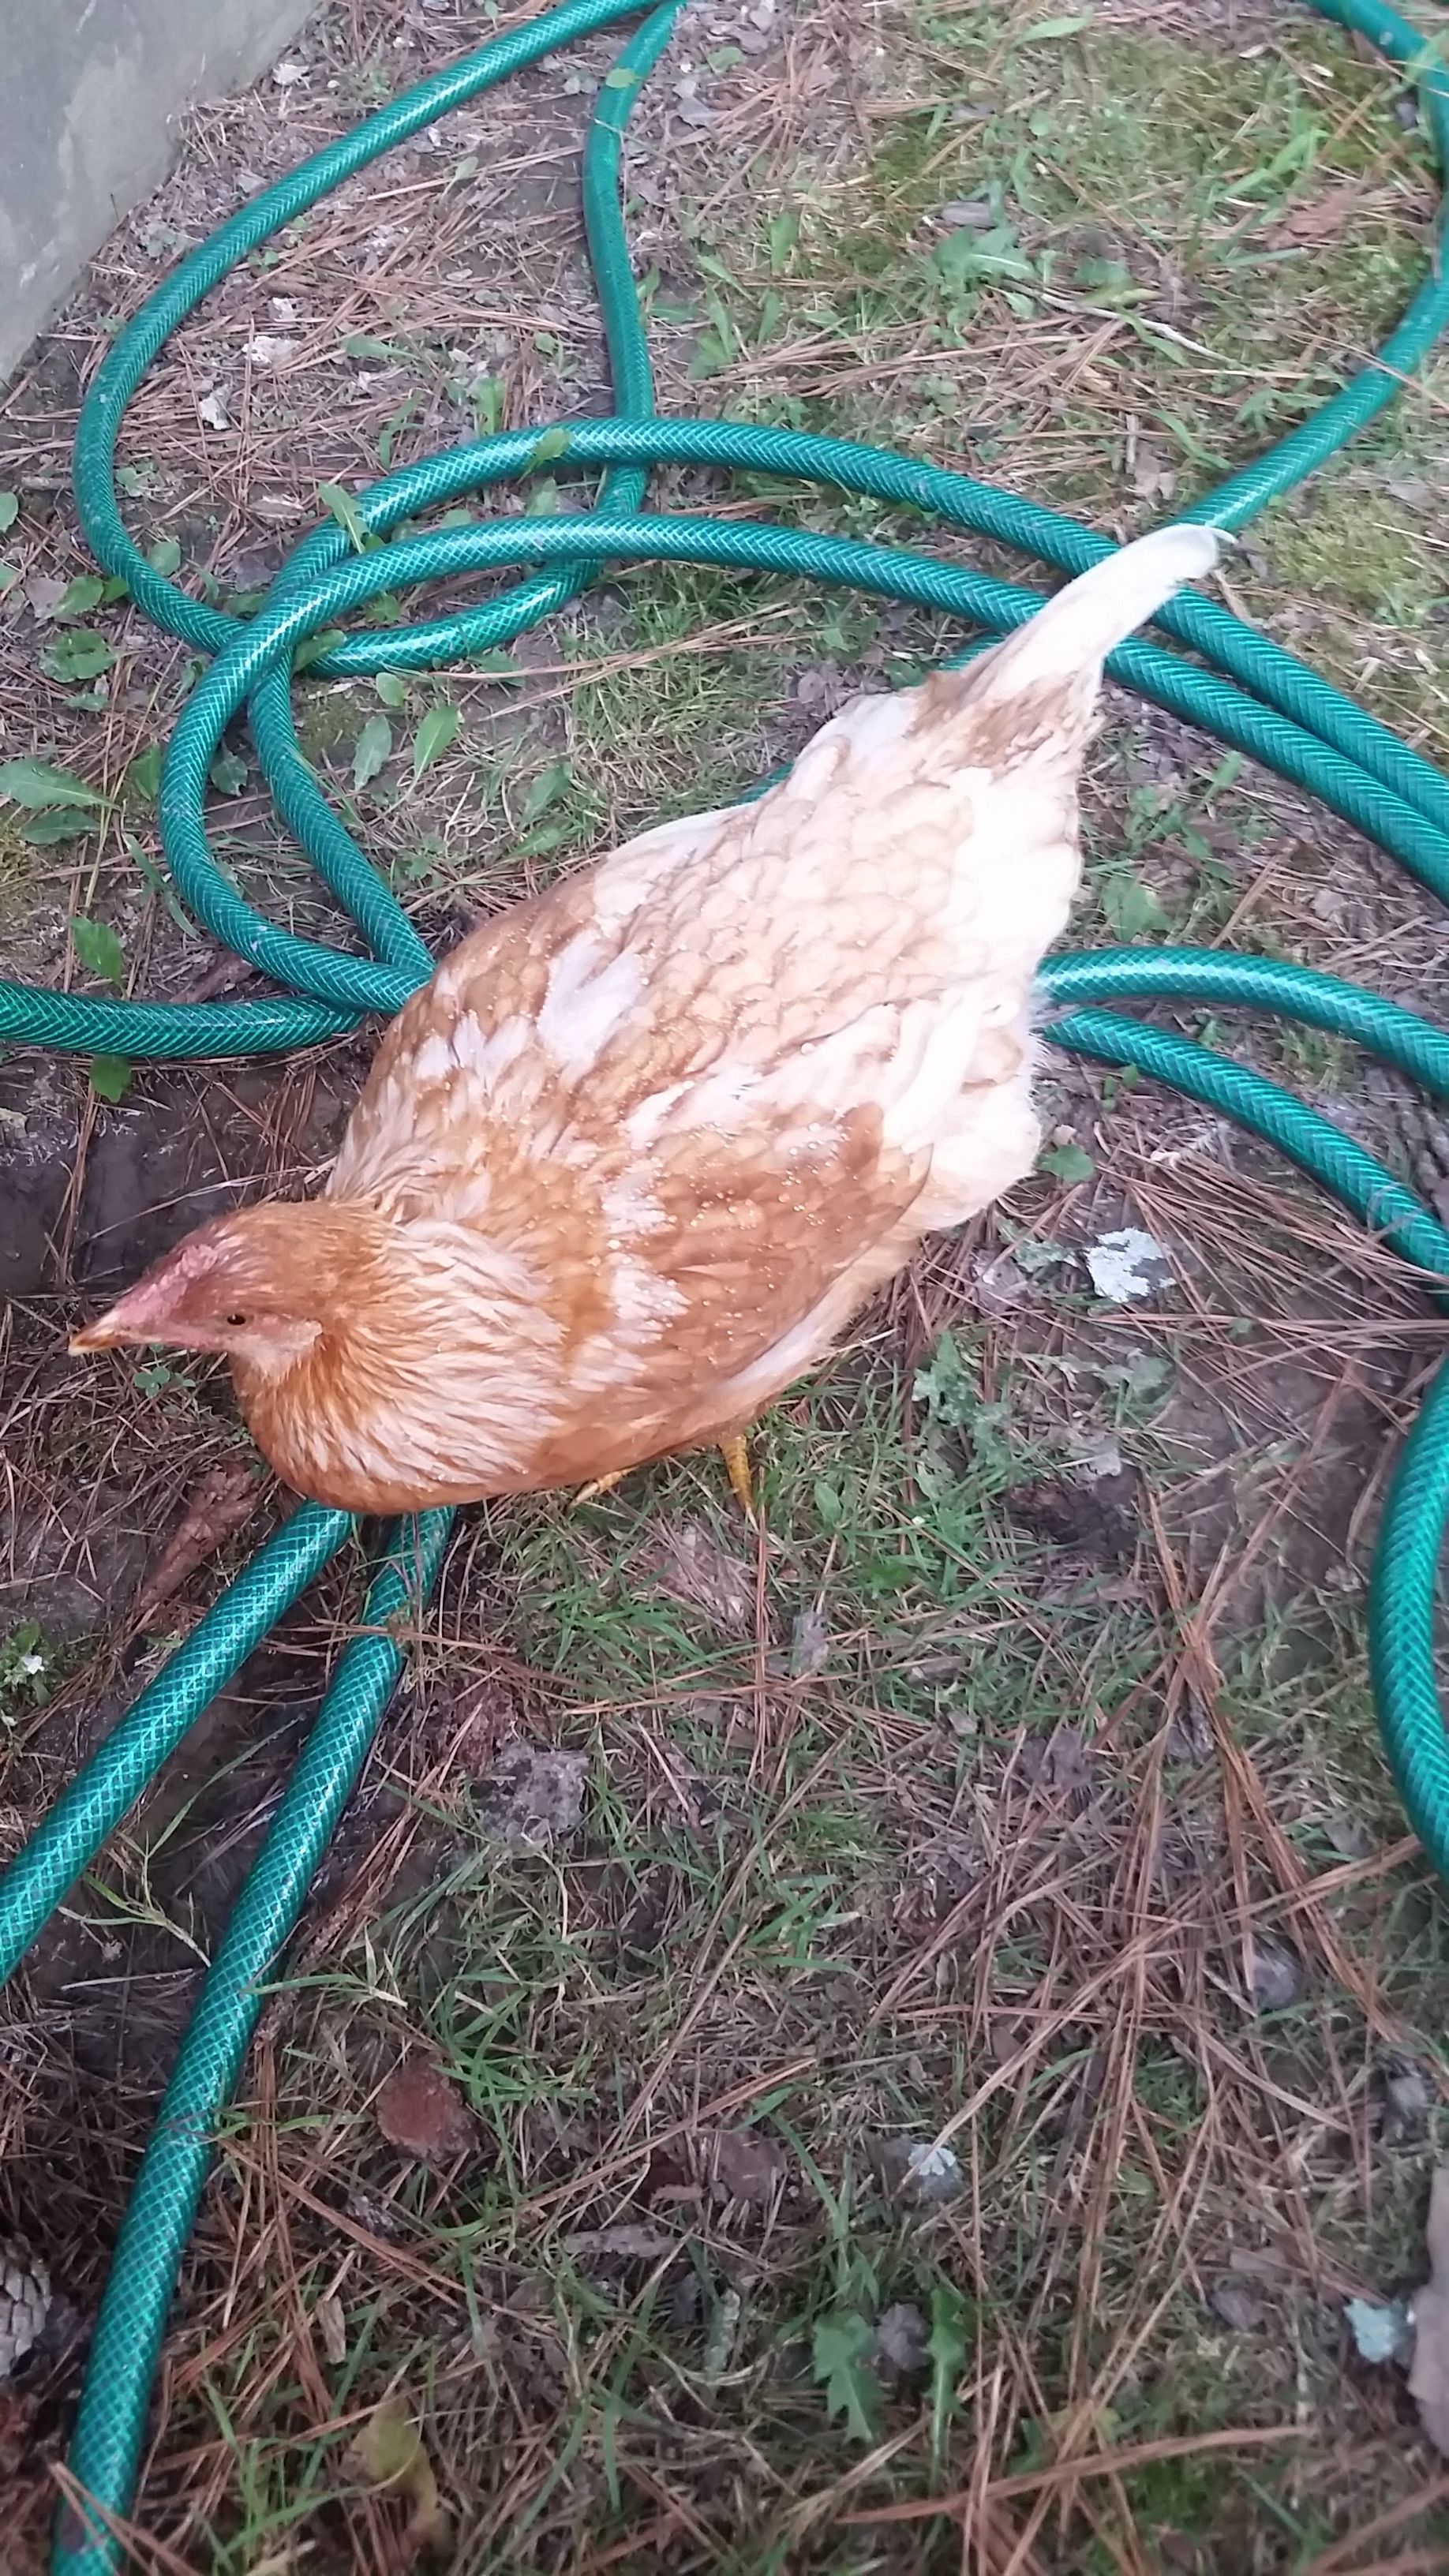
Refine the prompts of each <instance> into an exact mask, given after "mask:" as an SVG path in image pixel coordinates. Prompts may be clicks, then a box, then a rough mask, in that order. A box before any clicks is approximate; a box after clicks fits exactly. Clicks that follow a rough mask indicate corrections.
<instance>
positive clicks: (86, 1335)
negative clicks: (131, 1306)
mask: <svg viewBox="0 0 1449 2576" xmlns="http://www.w3.org/2000/svg"><path fill="white" fill-rule="evenodd" d="M134 1338H135V1337H134V1335H133V1334H132V1332H131V1331H130V1328H129V1327H128V1326H127V1325H125V1324H122V1323H118V1322H117V1320H116V1309H115V1307H114V1306H113V1307H112V1309H111V1311H110V1313H109V1314H108V1315H98V1316H97V1317H96V1320H95V1322H94V1323H93V1324H87V1325H86V1326H85V1328H84V1330H83V1331H81V1332H79V1333H72V1335H71V1337H70V1340H69V1341H68V1342H67V1344H66V1349H67V1350H68V1351H69V1353H70V1356H71V1358H72V1359H73V1360H78V1359H86V1358H88V1357H89V1356H90V1354H91V1352H92V1351H114V1350H118V1349H119V1348H120V1345H121V1344H122V1342H129V1341H131V1340H133V1339H134Z"/></svg>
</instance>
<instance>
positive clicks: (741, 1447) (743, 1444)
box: [719, 1431, 755, 1521]
mask: <svg viewBox="0 0 1449 2576" xmlns="http://www.w3.org/2000/svg"><path fill="white" fill-rule="evenodd" d="M719 1454H720V1456H721V1457H722V1458H723V1460H724V1462H725V1467H726V1470H727V1472H728V1475H729V1480H730V1485H731V1488H732V1490H733V1492H734V1496H735V1500H736V1502H738V1503H739V1504H740V1505H741V1507H742V1509H743V1511H744V1514H745V1518H746V1520H751V1521H752V1520H753V1519H754V1517H755V1488H754V1481H753V1478H752V1477H751V1475H750V1451H749V1443H748V1442H747V1440H746V1438H745V1435H744V1433H743V1431H736V1432H733V1433H732V1434H731V1436H730V1438H729V1439H728V1440H722V1441H721V1442H720V1444H719Z"/></svg>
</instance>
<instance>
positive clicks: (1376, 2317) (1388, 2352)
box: [1343, 2299, 1414, 2364]
mask: <svg viewBox="0 0 1449 2576" xmlns="http://www.w3.org/2000/svg"><path fill="white" fill-rule="evenodd" d="M1343 2313H1344V2315H1345V2317H1346V2318H1347V2319H1348V2330H1349V2333H1350V2334H1351V2335H1352V2337H1353V2340H1354V2348H1355V2350H1356V2352H1357V2353H1358V2357H1359V2359H1360V2361H1371V2362H1374V2363H1378V2364H1382V2363H1383V2362H1386V2361H1407V2359H1408V2357H1409V2354H1410V2353H1411V2351H1412V2350H1413V2343H1414V2329H1413V2327H1412V2325H1411V2324H1410V2322H1409V2313H1408V2310H1407V2308H1406V2307H1405V2305H1404V2302H1403V2300H1402V2299H1394V2300H1393V2301H1392V2302H1390V2303H1389V2304H1388V2305H1387V2306H1381V2305H1380V2304H1379V2302H1378V2300H1377V2299H1345V2300H1344V2303H1343Z"/></svg>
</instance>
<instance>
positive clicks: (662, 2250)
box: [564, 2219, 681, 2263]
mask: <svg viewBox="0 0 1449 2576" xmlns="http://www.w3.org/2000/svg"><path fill="white" fill-rule="evenodd" d="M680 2242H681V2240H680V2238H679V2237H677V2236H667V2235H666V2234H665V2232H664V2229H663V2228H662V2227H646V2226H644V2225H642V2224H641V2223H640V2222H639V2221H638V2220H637V2219H636V2220H629V2219H621V2220H620V2221H619V2222H618V2224H617V2225H615V2226H613V2227H580V2228H576V2229H575V2231H574V2233H573V2235H572V2236H566V2237H565V2238H564V2251H565V2253H566V2254H615V2255H623V2256H624V2257H625V2258H626V2259H627V2260H628V2261H629V2262H631V2263H657V2262H658V2260H659V2257H660V2255H661V2254H677V2253H678V2251H679V2248H680Z"/></svg>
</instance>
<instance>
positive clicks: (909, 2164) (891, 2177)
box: [868, 2138, 963, 2209]
mask: <svg viewBox="0 0 1449 2576" xmlns="http://www.w3.org/2000/svg"><path fill="white" fill-rule="evenodd" d="M868 2153H869V2155H870V2160H871V2163H872V2164H873V2166H874V2167H875V2172H876V2178H877V2180H878V2182H879V2184H880V2187H881V2189H882V2191H883V2192H885V2193H887V2194H888V2195H889V2196H890V2197H891V2198H892V2199H896V2200H901V2201H905V2202H907V2203H913V2204H914V2205H915V2206H916V2207H917V2208H918V2209H934V2208H939V2207H941V2206H942V2205H943V2204H944V2203H945V2202H947V2201H950V2200H955V2199H956V2197H957V2195H958V2194H959V2192H960V2191H961V2188H962V2181H963V2177H962V2173H961V2161H960V2158H959V2157H958V2156H957V2155H956V2153H955V2151H954V2149H952V2148H951V2147H945V2146H932V2145H925V2144H923V2143H922V2141H921V2140H920V2139H919V2138H875V2139H873V2140H872V2141H871V2142H870V2144H869V2147H868Z"/></svg>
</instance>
